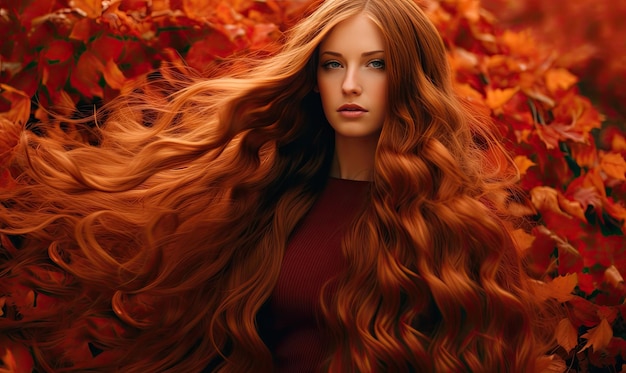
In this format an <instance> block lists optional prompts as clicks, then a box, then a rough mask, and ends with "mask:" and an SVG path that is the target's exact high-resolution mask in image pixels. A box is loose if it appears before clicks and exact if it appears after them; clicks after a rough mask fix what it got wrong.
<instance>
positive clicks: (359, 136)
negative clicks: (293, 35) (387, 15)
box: [316, 14, 387, 181]
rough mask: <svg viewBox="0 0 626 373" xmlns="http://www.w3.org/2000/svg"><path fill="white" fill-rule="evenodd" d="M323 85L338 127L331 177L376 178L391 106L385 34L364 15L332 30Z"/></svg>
mask: <svg viewBox="0 0 626 373" xmlns="http://www.w3.org/2000/svg"><path fill="white" fill-rule="evenodd" d="M319 53H320V58H319V60H320V63H319V66H318V70H317V87H316V91H318V92H319V93H320V95H321V98H322V106H323V108H324V114H325V115H326V118H327V119H328V121H329V123H330V125H331V126H332V127H333V129H334V130H335V155H334V159H333V164H332V167H331V173H330V176H331V177H335V178H340V179H348V180H366V181H368V180H372V176H373V170H374V158H375V153H376V146H377V144H378V138H379V136H380V131H381V129H382V126H383V121H384V119H385V114H386V110H387V74H386V71H385V43H384V39H383V35H382V33H381V31H380V29H379V28H378V26H376V24H375V23H374V22H372V20H371V19H370V18H368V17H367V16H366V15H364V14H360V15H357V16H354V17H352V18H349V19H347V20H345V21H343V22H341V23H339V24H338V25H337V26H335V27H334V28H333V30H331V32H330V33H329V34H328V35H327V37H326V38H325V39H324V41H323V42H322V43H321V44H320V50H319Z"/></svg>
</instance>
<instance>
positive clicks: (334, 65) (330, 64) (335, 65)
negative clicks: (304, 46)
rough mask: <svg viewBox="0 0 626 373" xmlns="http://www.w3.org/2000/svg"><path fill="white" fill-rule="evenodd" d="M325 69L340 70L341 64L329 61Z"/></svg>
mask: <svg viewBox="0 0 626 373" xmlns="http://www.w3.org/2000/svg"><path fill="white" fill-rule="evenodd" d="M322 66H323V67H324V68H325V69H339V68H340V67H341V64H340V63H339V62H337V61H328V62H325V63H324V64H323V65H322Z"/></svg>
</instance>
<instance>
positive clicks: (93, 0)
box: [69, 0, 103, 18]
mask: <svg viewBox="0 0 626 373" xmlns="http://www.w3.org/2000/svg"><path fill="white" fill-rule="evenodd" d="M102 3H103V1H102V0H70V2H69V5H70V7H71V8H73V10H75V11H76V12H77V13H79V14H80V15H82V16H83V17H88V18H98V17H100V16H101V15H102Z"/></svg>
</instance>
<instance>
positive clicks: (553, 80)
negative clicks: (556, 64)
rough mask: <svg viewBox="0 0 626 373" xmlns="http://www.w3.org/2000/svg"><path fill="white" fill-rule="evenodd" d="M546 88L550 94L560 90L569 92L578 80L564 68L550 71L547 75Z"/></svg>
mask: <svg viewBox="0 0 626 373" xmlns="http://www.w3.org/2000/svg"><path fill="white" fill-rule="evenodd" d="M544 76H545V79H546V86H547V87H548V89H549V90H550V92H552V93H555V92H557V91H559V90H568V89H570V88H571V87H572V86H573V85H574V84H576V82H578V78H576V76H575V75H573V74H572V73H570V72H569V71H567V70H566V69H563V68H557V69H550V70H548V71H546V73H545V75H544Z"/></svg>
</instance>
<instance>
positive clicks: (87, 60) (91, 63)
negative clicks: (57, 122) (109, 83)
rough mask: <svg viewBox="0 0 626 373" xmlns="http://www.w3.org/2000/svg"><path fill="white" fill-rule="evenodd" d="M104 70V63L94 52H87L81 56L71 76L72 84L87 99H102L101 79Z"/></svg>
mask: <svg viewBox="0 0 626 373" xmlns="http://www.w3.org/2000/svg"><path fill="white" fill-rule="evenodd" d="M103 70H104V64H103V63H102V61H100V59H99V58H98V57H97V56H96V55H94V54H93V53H92V52H90V51H86V52H84V53H83V54H81V55H80V58H79V59H78V62H77V64H76V68H75V69H74V71H73V72H72V75H71V76H70V83H71V84H72V87H74V88H76V89H77V90H78V91H79V92H80V93H81V94H83V95H84V96H85V97H88V98H93V97H102V95H103V90H102V87H101V86H100V77H101V76H102V71H103Z"/></svg>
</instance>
